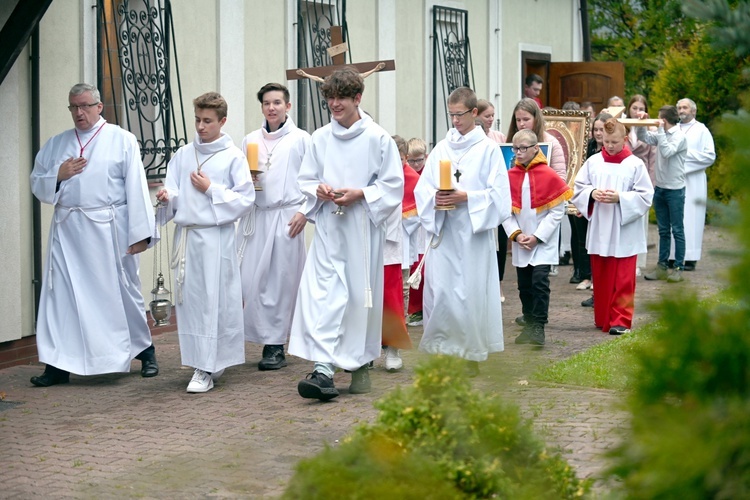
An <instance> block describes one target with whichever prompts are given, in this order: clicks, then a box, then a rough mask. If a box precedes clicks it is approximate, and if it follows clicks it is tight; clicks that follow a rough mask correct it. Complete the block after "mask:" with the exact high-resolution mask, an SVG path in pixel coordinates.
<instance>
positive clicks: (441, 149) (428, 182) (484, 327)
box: [414, 87, 511, 376]
mask: <svg viewBox="0 0 750 500" xmlns="http://www.w3.org/2000/svg"><path fill="white" fill-rule="evenodd" d="M448 115H449V116H450V118H451V120H452V123H453V128H451V129H450V130H448V133H447V134H446V136H445V139H443V140H442V141H440V142H439V143H438V144H437V145H436V146H435V149H433V150H432V152H431V153H430V156H429V157H428V158H427V163H426V164H425V167H424V170H423V171H422V176H421V177H420V179H419V182H418V183H417V187H416V188H415V190H414V196H415V198H416V200H417V212H418V213H419V218H420V220H421V221H422V224H423V225H424V228H425V230H426V231H427V233H428V236H429V239H430V244H429V247H428V249H427V251H426V252H425V257H424V259H423V260H424V270H425V272H424V280H425V285H424V299H423V305H424V335H422V341H421V343H420V345H419V348H420V350H423V351H426V352H429V353H433V354H447V355H451V356H456V357H460V358H463V359H465V360H467V371H468V373H469V375H470V376H476V375H477V374H478V373H479V363H478V362H479V361H485V360H486V359H487V357H488V356H489V354H490V353H493V352H499V351H502V350H503V349H504V346H503V316H502V311H501V303H500V287H499V285H498V281H497V275H498V271H497V257H496V255H495V239H494V232H493V230H494V229H495V228H497V227H498V226H499V225H500V223H502V222H503V221H504V220H505V219H506V218H508V217H509V216H510V214H511V202H510V188H509V184H508V173H507V171H506V169H505V164H504V163H503V159H502V154H501V151H500V148H498V146H497V143H495V142H494V141H492V140H491V139H489V138H488V137H487V136H486V135H485V133H484V131H483V130H482V129H481V128H478V127H475V125H474V120H475V118H476V115H477V97H476V94H475V93H474V92H473V91H472V90H471V89H469V88H466V87H460V88H458V89H456V90H454V91H453V92H452V93H451V95H450V96H449V97H448ZM446 169H448V170H446ZM446 184H447V185H446ZM446 188H447V189H452V191H448V190H445V189H446ZM449 206H455V208H454V209H451V210H442V209H444V208H446V207H449Z"/></svg>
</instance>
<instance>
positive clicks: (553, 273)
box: [549, 266, 560, 276]
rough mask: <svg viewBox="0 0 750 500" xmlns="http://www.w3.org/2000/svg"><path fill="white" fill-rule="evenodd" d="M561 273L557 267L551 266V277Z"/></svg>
mask: <svg viewBox="0 0 750 500" xmlns="http://www.w3.org/2000/svg"><path fill="white" fill-rule="evenodd" d="M559 273H560V271H559V270H558V269H557V266H550V269H549V275H550V276H557V275H558V274H559Z"/></svg>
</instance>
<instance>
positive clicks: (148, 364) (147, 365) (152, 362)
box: [141, 356, 159, 377]
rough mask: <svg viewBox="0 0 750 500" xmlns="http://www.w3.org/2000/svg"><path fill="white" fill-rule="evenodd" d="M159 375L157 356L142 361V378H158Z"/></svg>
mask: <svg viewBox="0 0 750 500" xmlns="http://www.w3.org/2000/svg"><path fill="white" fill-rule="evenodd" d="M157 375H159V364H158V363H157V362H156V356H152V357H150V358H146V359H142V360H141V377H156V376H157Z"/></svg>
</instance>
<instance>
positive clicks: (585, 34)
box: [581, 0, 591, 62]
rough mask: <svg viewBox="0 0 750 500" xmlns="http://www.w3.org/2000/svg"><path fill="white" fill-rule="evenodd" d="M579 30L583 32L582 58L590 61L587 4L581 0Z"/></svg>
mask: <svg viewBox="0 0 750 500" xmlns="http://www.w3.org/2000/svg"><path fill="white" fill-rule="evenodd" d="M581 32H582V34H583V60H584V61H587V62H588V61H591V33H590V32H589V6H588V2H587V0H581Z"/></svg>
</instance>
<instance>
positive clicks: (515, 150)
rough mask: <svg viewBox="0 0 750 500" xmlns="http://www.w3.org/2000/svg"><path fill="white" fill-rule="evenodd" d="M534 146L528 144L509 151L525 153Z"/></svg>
mask: <svg viewBox="0 0 750 500" xmlns="http://www.w3.org/2000/svg"><path fill="white" fill-rule="evenodd" d="M534 146H536V144H530V145H528V146H518V147H515V146H513V147H511V148H510V150H511V151H513V152H514V153H519V152H521V153H525V152H526V151H528V150H529V149H530V148H533V147H534Z"/></svg>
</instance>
